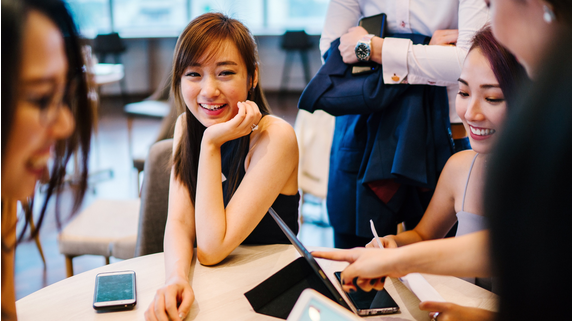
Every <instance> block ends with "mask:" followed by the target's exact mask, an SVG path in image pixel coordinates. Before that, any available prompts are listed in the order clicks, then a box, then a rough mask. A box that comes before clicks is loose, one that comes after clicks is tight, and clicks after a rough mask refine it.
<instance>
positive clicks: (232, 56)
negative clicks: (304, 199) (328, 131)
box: [145, 13, 300, 320]
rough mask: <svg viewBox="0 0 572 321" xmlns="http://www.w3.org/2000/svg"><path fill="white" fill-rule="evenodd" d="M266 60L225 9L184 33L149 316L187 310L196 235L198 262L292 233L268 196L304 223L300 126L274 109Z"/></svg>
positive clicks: (176, 64) (293, 223) (287, 217)
mask: <svg viewBox="0 0 572 321" xmlns="http://www.w3.org/2000/svg"><path fill="white" fill-rule="evenodd" d="M259 68H260V66H259V63H258V56H257V49H256V43H255V41H254V38H253V37H252V35H251V34H250V32H249V31H248V29H247V28H246V27H245V26H244V25H243V24H242V23H240V22H239V21H237V20H235V19H231V18H228V17H226V16H224V15H223V14H220V13H207V14H204V15H202V16H199V17H197V18H196V19H194V20H193V21H191V23H190V24H189V25H188V26H187V28H186V29H185V30H184V31H183V33H182V34H181V36H180V37H179V40H178V41H177V46H176V48H175V54H174V59H173V72H172V74H173V78H172V79H173V80H172V84H171V88H172V91H173V95H174V99H175V102H176V104H177V106H178V108H179V111H180V112H183V114H182V115H181V116H180V117H179V119H178V121H177V125H176V127H175V135H174V146H173V147H174V148H173V150H174V155H173V156H174V157H173V158H174V160H173V170H172V172H171V182H170V189H169V214H168V218H167V226H166V228H165V241H164V249H165V274H166V275H165V280H166V281H165V283H166V284H165V286H164V287H162V288H161V289H159V290H158V291H157V295H156V296H155V299H154V301H153V303H152V304H151V306H150V307H149V309H148V310H147V312H146V313H145V316H146V318H147V320H157V319H159V320H164V319H166V318H167V317H168V318H170V319H172V320H180V319H182V318H184V317H185V316H186V315H187V314H188V313H189V310H190V308H191V304H192V302H193V300H194V294H193V291H192V288H191V286H190V284H189V271H190V266H191V259H192V257H193V252H194V249H193V248H194V246H195V245H196V254H197V258H198V260H199V262H200V263H202V264H206V265H212V264H217V263H219V262H220V261H222V260H223V259H224V258H225V257H227V256H228V255H229V254H230V253H231V252H232V251H233V250H234V249H236V247H238V246H239V245H240V244H273V243H289V241H288V239H287V238H286V237H285V235H284V234H283V233H282V231H281V230H280V228H279V227H278V225H277V224H276V223H275V222H274V220H273V219H272V217H271V216H270V215H269V214H267V211H268V208H269V207H271V206H272V207H273V208H274V210H276V212H277V213H278V214H279V215H280V216H281V217H282V218H283V220H284V221H286V222H287V224H288V225H289V226H290V228H291V229H292V230H294V231H296V232H297V231H298V201H299V198H300V197H299V194H298V181H297V175H298V174H297V173H298V145H297V142H296V136H295V134H294V130H293V128H292V127H291V126H290V125H289V124H288V123H287V122H286V121H284V120H282V119H280V118H277V117H274V116H271V115H270V110H269V108H268V105H267V103H266V99H265V98H264V95H263V93H262V89H261V86H260V79H259ZM221 173H222V174H221ZM195 240H196V243H195Z"/></svg>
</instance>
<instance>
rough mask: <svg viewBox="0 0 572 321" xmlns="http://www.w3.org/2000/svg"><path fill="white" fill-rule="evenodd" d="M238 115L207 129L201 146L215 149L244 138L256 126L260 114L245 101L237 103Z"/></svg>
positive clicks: (256, 108)
mask: <svg viewBox="0 0 572 321" xmlns="http://www.w3.org/2000/svg"><path fill="white" fill-rule="evenodd" d="M237 105H238V113H237V114H236V116H234V117H233V118H232V119H231V120H229V121H227V122H224V123H220V124H215V125H212V126H210V127H208V128H207V129H206V130H205V133H204V135H203V144H205V143H207V144H209V145H213V146H215V147H220V146H222V144H224V143H226V142H228V141H231V140H234V139H237V138H240V137H242V136H246V135H248V134H250V132H252V130H253V128H254V126H256V125H258V123H259V122H260V119H261V118H262V114H261V113H260V109H258V105H256V103H255V102H253V101H250V100H247V101H244V102H239V103H238V104H237Z"/></svg>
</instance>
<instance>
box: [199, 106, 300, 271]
mask: <svg viewBox="0 0 572 321" xmlns="http://www.w3.org/2000/svg"><path fill="white" fill-rule="evenodd" d="M239 106H240V109H239V113H238V114H237V116H236V117H235V118H233V119H232V120H230V121H228V122H226V123H223V124H217V125H213V126H211V127H209V128H207V130H206V131H205V134H204V136H203V141H202V145H201V155H200V158H199V174H198V179H197V196H196V207H195V210H196V211H195V220H196V231H197V258H198V260H199V261H200V262H201V263H202V264H205V265H212V264H216V263H219V262H220V261H222V260H223V259H224V258H225V257H227V256H228V254H229V253H230V252H232V251H233V250H234V249H235V248H236V247H237V246H238V245H240V243H242V241H244V239H246V237H247V236H248V235H249V234H250V233H251V232H252V231H253V230H254V228H255V227H256V226H257V225H258V223H259V222H260V221H261V220H262V217H263V216H264V215H265V214H266V212H267V211H268V208H269V207H270V206H271V205H272V203H273V202H274V200H275V199H276V197H278V194H280V193H281V192H282V191H285V188H286V187H287V184H290V185H291V186H289V187H290V189H289V190H288V191H289V192H290V193H291V194H295V193H296V192H297V184H296V180H295V179H296V177H297V164H298V147H297V142H296V136H295V133H294V130H293V129H292V127H291V126H290V125H289V124H288V123H286V122H285V121H283V120H280V119H278V118H275V117H271V116H267V117H264V118H263V119H262V120H260V122H258V119H260V118H259V117H260V116H259V115H260V114H259V112H258V107H257V106H256V104H255V103H253V102H249V101H247V102H245V103H239ZM256 112H258V116H256ZM257 117H258V118H257ZM254 123H258V126H259V129H258V130H257V131H255V132H253V133H252V135H253V137H251V151H250V155H251V156H250V158H249V159H247V160H246V166H247V169H246V174H245V176H244V178H243V180H242V182H241V183H240V186H239V187H238V189H237V190H236V192H235V193H234V195H233V197H232V199H231V200H230V202H229V203H228V205H227V207H226V209H225V207H224V202H223V193H222V189H221V184H222V182H221V155H220V146H221V145H222V144H223V143H224V142H226V141H229V140H231V139H235V138H238V137H241V136H244V135H246V134H248V133H250V130H251V129H250V128H251V124H254ZM225 135H234V136H232V137H227V136H225ZM237 135H240V136H237ZM235 136H236V137H235ZM221 137H224V138H221ZM252 142H255V143H254V144H252ZM292 179H294V180H293V181H292Z"/></svg>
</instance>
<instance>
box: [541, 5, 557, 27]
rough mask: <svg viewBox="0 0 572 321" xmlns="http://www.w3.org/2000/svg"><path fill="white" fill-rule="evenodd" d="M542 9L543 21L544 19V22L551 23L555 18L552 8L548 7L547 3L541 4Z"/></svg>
mask: <svg viewBox="0 0 572 321" xmlns="http://www.w3.org/2000/svg"><path fill="white" fill-rule="evenodd" d="M542 9H544V15H543V18H544V21H546V23H552V22H553V21H555V20H556V15H554V11H553V10H552V8H550V7H549V6H548V5H546V4H545V5H543V6H542Z"/></svg>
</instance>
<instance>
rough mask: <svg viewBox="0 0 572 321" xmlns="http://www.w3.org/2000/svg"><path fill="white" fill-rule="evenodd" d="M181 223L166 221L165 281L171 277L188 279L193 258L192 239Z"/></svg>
mask: <svg viewBox="0 0 572 321" xmlns="http://www.w3.org/2000/svg"><path fill="white" fill-rule="evenodd" d="M185 229H186V227H185V226H184V225H183V224H180V223H177V222H167V225H166V226H165V240H164V248H165V252H164V253H165V254H164V255H165V282H168V281H169V280H170V279H172V278H183V279H184V280H188V278H189V272H190V269H191V264H192V258H193V250H194V245H193V241H194V240H193V239H194V237H192V239H191V235H189V233H188V232H187V231H186V230H185Z"/></svg>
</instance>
